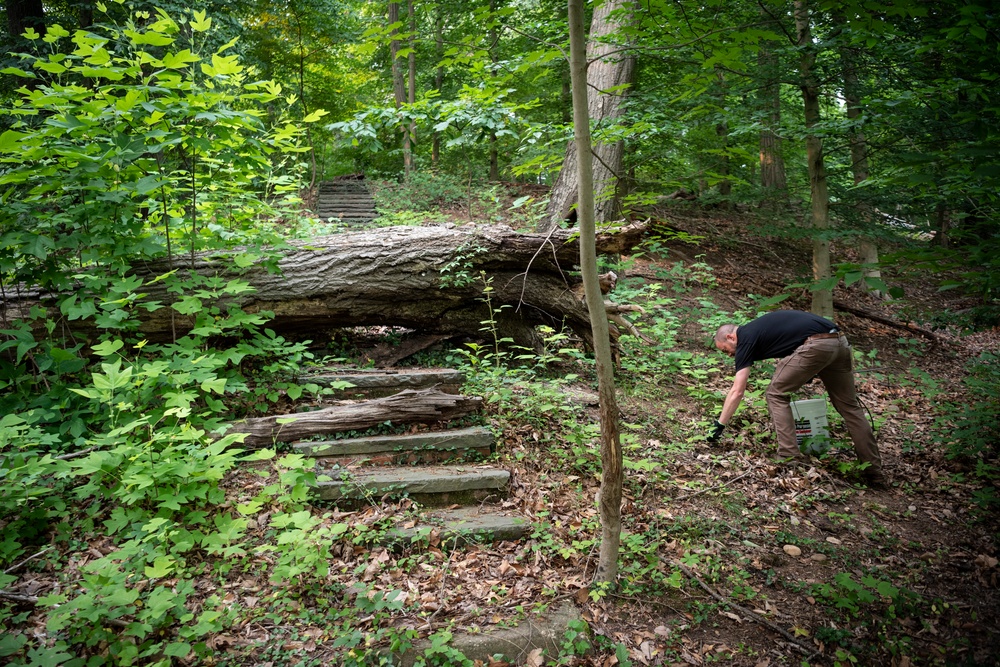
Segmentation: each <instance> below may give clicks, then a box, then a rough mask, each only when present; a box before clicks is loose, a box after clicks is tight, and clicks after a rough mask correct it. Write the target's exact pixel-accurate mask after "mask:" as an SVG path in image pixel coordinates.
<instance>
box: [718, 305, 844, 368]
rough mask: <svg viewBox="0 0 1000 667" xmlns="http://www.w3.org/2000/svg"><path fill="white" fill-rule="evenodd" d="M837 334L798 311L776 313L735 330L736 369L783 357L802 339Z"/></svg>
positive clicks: (829, 325) (830, 325)
mask: <svg viewBox="0 0 1000 667" xmlns="http://www.w3.org/2000/svg"><path fill="white" fill-rule="evenodd" d="M833 331H838V329H837V325H835V324H834V323H833V322H831V321H829V320H826V319H824V318H822V317H820V316H819V315H813V314H812V313H807V312H805V311H802V310H776V311H774V312H772V313H768V314H766V315H761V316H760V317H758V318H757V319H755V320H754V321H752V322H749V323H747V324H744V325H743V326H741V327H738V328H737V329H736V370H737V371H739V370H740V369H742V368H746V367H747V366H750V365H751V364H753V362H755V361H762V360H764V359H781V358H782V357H787V356H788V355H790V354H791V353H792V352H794V351H795V350H796V348H798V347H799V345H802V343H803V342H804V341H805V339H806V338H808V337H809V336H812V335H813V334H818V333H830V332H833Z"/></svg>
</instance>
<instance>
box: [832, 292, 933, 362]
mask: <svg viewBox="0 0 1000 667" xmlns="http://www.w3.org/2000/svg"><path fill="white" fill-rule="evenodd" d="M833 307H834V308H835V309H837V310H842V311H844V312H845V313H850V314H851V315H856V316H858V317H863V318H865V319H867V320H872V321H873V322H878V323H879V324H884V325H886V326H890V327H893V328H895V329H902V330H903V331H910V332H912V333H918V334H920V335H921V336H923V337H924V338H926V339H928V340H929V341H930V342H931V348H930V349H931V350H933V349H934V348H936V347H937V346H938V345H939V344H940V343H941V340H940V339H939V338H938V337H937V335H935V334H934V332H932V331H928V330H927V329H922V328H920V327H918V326H915V325H913V324H908V323H906V322H897V321H896V320H890V319H889V318H887V317H882V316H881V315H876V314H875V313H869V312H868V311H867V310H862V309H860V308H855V307H853V306H850V305H848V304H846V303H844V302H843V301H834V302H833Z"/></svg>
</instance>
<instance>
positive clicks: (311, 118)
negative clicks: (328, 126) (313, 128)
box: [302, 109, 329, 123]
mask: <svg viewBox="0 0 1000 667" xmlns="http://www.w3.org/2000/svg"><path fill="white" fill-rule="evenodd" d="M328 113H329V112H328V111H327V110H326V109H316V111H313V112H312V113H311V114H309V115H308V116H306V117H305V118H303V119H302V122H303V123H315V122H316V121H318V120H319V119H320V118H322V117H323V116H326V115H327V114H328Z"/></svg>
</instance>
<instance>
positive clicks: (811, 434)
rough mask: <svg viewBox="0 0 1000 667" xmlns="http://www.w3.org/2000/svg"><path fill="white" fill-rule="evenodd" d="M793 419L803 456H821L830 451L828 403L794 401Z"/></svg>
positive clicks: (814, 399)
mask: <svg viewBox="0 0 1000 667" xmlns="http://www.w3.org/2000/svg"><path fill="white" fill-rule="evenodd" d="M791 405H792V417H793V418H794V419H795V439H796V440H797V441H798V444H799V450H800V451H801V452H802V453H803V454H812V455H813V456H819V455H820V454H822V453H824V452H826V450H828V449H830V431H828V430H827V427H828V426H829V423H828V422H827V420H826V401H825V400H824V399H822V398H811V399H809V400H806V401H792V403H791Z"/></svg>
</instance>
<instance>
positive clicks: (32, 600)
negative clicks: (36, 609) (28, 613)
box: [0, 589, 38, 604]
mask: <svg viewBox="0 0 1000 667" xmlns="http://www.w3.org/2000/svg"><path fill="white" fill-rule="evenodd" d="M0 598H5V599H7V600H13V601H14V602H24V603H26V604H38V598H37V597H36V596H34V595H24V594H22V593H9V592H7V591H5V590H2V589H0Z"/></svg>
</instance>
